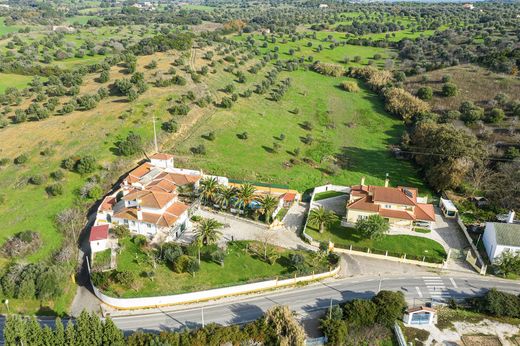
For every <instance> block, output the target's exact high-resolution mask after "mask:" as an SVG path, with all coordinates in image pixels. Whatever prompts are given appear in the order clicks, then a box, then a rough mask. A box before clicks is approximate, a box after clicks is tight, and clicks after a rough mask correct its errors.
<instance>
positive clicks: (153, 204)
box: [123, 190, 177, 209]
mask: <svg viewBox="0 0 520 346" xmlns="http://www.w3.org/2000/svg"><path fill="white" fill-rule="evenodd" d="M176 197H177V196H176V194H174V193H168V192H162V191H153V190H152V191H150V190H136V191H133V192H130V193H129V194H128V195H126V196H124V197H123V200H125V201H134V200H140V203H139V204H140V205H141V206H143V207H148V208H155V209H162V208H163V207H164V206H166V205H167V204H168V203H169V202H170V201H171V200H173V199H175V198H176Z"/></svg>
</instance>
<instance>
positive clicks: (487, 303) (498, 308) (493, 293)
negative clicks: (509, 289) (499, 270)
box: [482, 288, 520, 317]
mask: <svg viewBox="0 0 520 346" xmlns="http://www.w3.org/2000/svg"><path fill="white" fill-rule="evenodd" d="M482 305H483V306H482V307H483V308H484V310H485V311H486V312H488V313H489V314H491V315H494V316H498V317H502V316H506V317H518V316H519V314H520V299H519V298H518V297H517V296H516V295H514V294H511V293H506V292H500V291H498V290H496V289H495V288H492V289H491V290H489V291H488V292H487V293H486V294H485V296H484V298H483V299H482Z"/></svg>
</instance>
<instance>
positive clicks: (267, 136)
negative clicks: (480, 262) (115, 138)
mask: <svg viewBox="0 0 520 346" xmlns="http://www.w3.org/2000/svg"><path fill="white" fill-rule="evenodd" d="M266 71H268V69H266ZM262 74H263V75H264V74H265V72H263V73H262ZM284 78H291V80H292V86H291V87H290V88H289V90H288V91H287V93H286V94H285V95H284V96H283V98H282V100H281V101H279V102H275V101H272V100H270V99H268V98H269V95H268V93H267V94H264V95H258V94H255V93H253V95H252V96H251V97H250V98H248V99H244V98H240V99H239V100H238V101H237V102H236V103H235V104H234V105H233V107H232V108H231V109H229V110H224V109H219V110H218V111H217V112H216V113H215V114H214V115H212V116H211V117H209V118H207V119H204V121H201V122H199V123H198V124H197V126H195V127H194V129H193V131H192V132H191V133H190V135H189V136H187V137H186V138H184V139H183V140H182V141H179V142H178V144H176V145H175V146H173V147H170V150H171V151H173V153H174V154H177V155H179V156H180V157H182V158H186V162H184V163H183V164H182V165H183V166H186V167H191V168H201V169H203V170H204V171H205V172H210V173H211V174H217V175H224V176H227V177H229V178H235V179H244V180H252V181H260V182H265V183H278V184H288V185H289V186H290V187H291V188H294V189H297V190H300V191H304V190H306V189H308V188H312V187H314V186H318V185H321V184H323V183H334V184H340V185H351V184H355V183H359V181H360V179H361V177H363V176H365V177H367V182H368V183H369V184H376V185H381V184H383V181H384V179H385V174H386V173H388V174H389V176H390V182H391V184H393V185H404V186H414V187H417V188H419V190H421V191H425V186H424V185H423V183H422V181H421V180H420V179H419V178H418V173H417V170H416V169H415V168H414V167H413V166H412V165H411V164H410V162H408V161H404V160H397V159H395V158H394V157H393V156H392V155H391V153H390V150H389V148H388V147H389V145H392V144H397V143H398V142H399V140H400V137H401V135H402V132H403V125H402V121H401V120H399V119H397V118H395V117H393V116H391V115H389V114H388V113H387V112H385V110H384V107H383V104H382V102H381V100H380V98H379V97H378V96H377V95H376V94H374V93H373V92H370V91H368V90H366V89H364V88H362V90H361V91H360V92H358V93H348V92H346V91H343V90H341V89H340V88H339V84H340V83H341V82H342V81H345V80H349V79H348V78H333V77H327V76H323V75H320V74H318V73H316V72H312V71H304V70H298V71H295V72H283V73H280V76H279V78H278V80H282V79H284ZM295 108H298V109H299V112H298V114H294V109H295ZM305 121H309V122H310V123H312V124H313V129H312V131H308V130H306V129H304V128H303V126H302V124H303V123H304V122H305ZM210 131H213V132H214V134H215V139H214V140H213V141H209V140H206V139H204V137H203V136H204V135H206V134H207V133H209V132H210ZM243 132H247V133H248V139H246V140H243V139H240V138H239V137H238V135H239V134H241V133H243ZM282 133H283V134H284V135H285V139H283V140H280V134H282ZM307 134H310V135H312V137H313V138H314V142H313V143H312V144H311V145H308V144H304V143H303V142H302V138H303V137H305V136H306V135H307ZM273 143H278V144H279V145H280V146H281V147H280V149H279V150H278V152H274V151H273V146H274V145H273ZM200 144H203V145H204V146H205V148H206V152H207V154H206V155H193V154H192V152H191V148H193V147H196V146H198V145H200ZM295 148H298V149H299V150H300V153H301V154H300V155H299V157H297V158H296V157H295V156H294V155H293V152H294V150H295ZM304 157H309V158H312V160H313V161H314V162H315V163H310V164H309V163H305V162H303V158H304ZM290 159H297V160H298V163H297V164H294V165H292V164H289V163H288V162H289V160H290ZM333 162H336V167H337V170H336V171H335V173H334V174H329V173H327V168H328V167H330V166H331V165H332V164H333ZM425 192H427V189H426V191H425Z"/></svg>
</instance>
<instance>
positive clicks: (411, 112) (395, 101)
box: [385, 88, 430, 121]
mask: <svg viewBox="0 0 520 346" xmlns="http://www.w3.org/2000/svg"><path fill="white" fill-rule="evenodd" d="M385 98H386V109H387V110H388V111H389V112H391V113H393V114H395V115H398V116H400V117H401V118H402V119H403V120H404V121H409V120H411V119H412V117H414V116H416V115H419V114H423V113H427V112H429V111H430V105H428V104H427V103H426V102H424V101H422V100H420V99H419V98H417V97H415V96H413V95H412V94H410V93H409V92H408V91H406V90H404V89H401V88H391V89H389V90H388V91H386V92H385Z"/></svg>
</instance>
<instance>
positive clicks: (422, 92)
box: [417, 87, 433, 100]
mask: <svg viewBox="0 0 520 346" xmlns="http://www.w3.org/2000/svg"><path fill="white" fill-rule="evenodd" d="M417 97H418V98H420V99H421V100H431V99H432V97H433V90H432V88H430V87H421V88H419V90H417Z"/></svg>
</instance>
